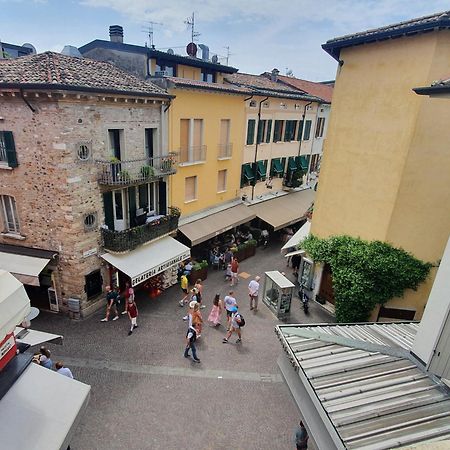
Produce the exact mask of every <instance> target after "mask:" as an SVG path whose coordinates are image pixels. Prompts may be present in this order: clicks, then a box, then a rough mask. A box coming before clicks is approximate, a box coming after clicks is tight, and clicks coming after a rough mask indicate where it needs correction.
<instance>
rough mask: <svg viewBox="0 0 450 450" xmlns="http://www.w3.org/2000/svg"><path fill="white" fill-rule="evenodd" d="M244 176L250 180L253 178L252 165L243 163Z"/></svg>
mask: <svg viewBox="0 0 450 450" xmlns="http://www.w3.org/2000/svg"><path fill="white" fill-rule="evenodd" d="M244 177H245V178H246V179H247V180H248V181H251V180H253V179H254V178H255V174H254V173H253V170H252V167H251V166H250V164H244Z"/></svg>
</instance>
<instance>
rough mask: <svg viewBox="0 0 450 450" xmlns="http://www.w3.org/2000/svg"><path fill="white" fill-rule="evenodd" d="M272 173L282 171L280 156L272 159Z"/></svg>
mask: <svg viewBox="0 0 450 450" xmlns="http://www.w3.org/2000/svg"><path fill="white" fill-rule="evenodd" d="M272 170H273V172H274V173H283V172H284V170H283V166H282V164H281V161H280V158H276V159H274V160H273V168H272Z"/></svg>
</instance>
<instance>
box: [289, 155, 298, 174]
mask: <svg viewBox="0 0 450 450" xmlns="http://www.w3.org/2000/svg"><path fill="white" fill-rule="evenodd" d="M288 169H289V170H291V171H293V172H295V171H296V170H297V164H296V162H295V159H294V158H293V157H290V158H289V160H288Z"/></svg>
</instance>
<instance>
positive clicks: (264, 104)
mask: <svg viewBox="0 0 450 450" xmlns="http://www.w3.org/2000/svg"><path fill="white" fill-rule="evenodd" d="M262 106H263V108H269V107H270V103H269V102H264V103H263V104H262Z"/></svg>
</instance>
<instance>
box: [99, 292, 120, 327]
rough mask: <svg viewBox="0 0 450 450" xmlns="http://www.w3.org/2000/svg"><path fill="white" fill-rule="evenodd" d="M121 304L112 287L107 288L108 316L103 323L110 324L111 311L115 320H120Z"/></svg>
mask: <svg viewBox="0 0 450 450" xmlns="http://www.w3.org/2000/svg"><path fill="white" fill-rule="evenodd" d="M118 302H119V294H118V293H117V292H116V291H113V290H112V289H111V286H106V316H105V318H104V319H102V320H101V322H108V320H109V315H110V314H111V311H112V312H113V313H114V319H113V320H117V319H118V318H119V313H118V311H117V303H118Z"/></svg>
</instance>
